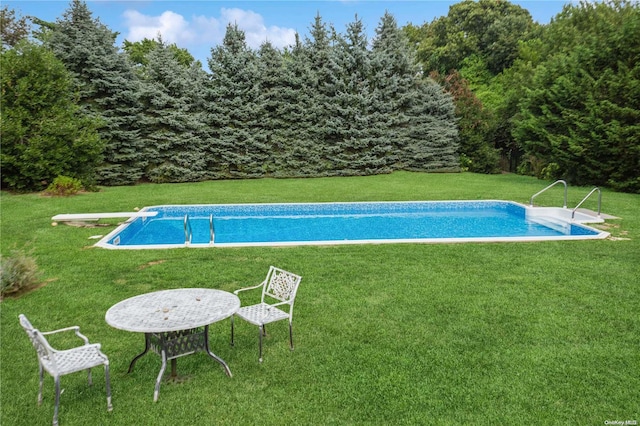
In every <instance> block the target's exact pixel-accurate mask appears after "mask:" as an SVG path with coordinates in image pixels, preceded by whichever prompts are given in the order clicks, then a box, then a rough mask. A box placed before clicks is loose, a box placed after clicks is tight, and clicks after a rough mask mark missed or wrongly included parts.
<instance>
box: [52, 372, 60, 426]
mask: <svg viewBox="0 0 640 426" xmlns="http://www.w3.org/2000/svg"><path fill="white" fill-rule="evenodd" d="M55 382H56V405H55V408H54V409H53V426H58V406H59V405H60V377H59V376H56V377H55Z"/></svg>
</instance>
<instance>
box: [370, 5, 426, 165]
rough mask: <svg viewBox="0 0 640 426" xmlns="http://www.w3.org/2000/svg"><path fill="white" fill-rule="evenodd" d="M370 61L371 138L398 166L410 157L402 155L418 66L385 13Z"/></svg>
mask: <svg viewBox="0 0 640 426" xmlns="http://www.w3.org/2000/svg"><path fill="white" fill-rule="evenodd" d="M371 64H372V66H371V68H372V71H371V77H370V80H371V88H372V98H373V102H372V105H371V110H370V114H369V115H370V120H369V121H370V126H371V127H372V129H373V132H374V133H373V135H372V137H374V138H375V145H376V146H378V147H379V149H381V150H383V151H384V152H385V154H386V158H387V160H386V163H387V164H388V165H389V167H391V168H392V169H394V170H397V169H402V168H404V167H405V165H406V164H407V162H408V161H409V160H410V159H406V158H404V155H405V154H406V150H407V146H408V145H409V143H410V139H409V134H408V132H407V127H408V125H409V117H408V116H407V112H408V110H409V108H410V106H411V105H410V101H411V99H412V92H413V91H414V89H415V82H414V81H415V78H416V75H417V74H418V71H419V69H418V67H417V65H416V62H415V56H414V54H413V52H412V51H411V50H410V46H409V44H408V40H407V39H406V37H405V36H404V33H403V32H402V31H401V30H400V29H399V28H398V25H397V23H396V19H395V18H394V17H393V15H391V14H390V13H388V12H387V13H385V14H384V16H383V17H382V19H381V20H380V23H379V25H378V27H377V28H376V35H375V38H374V40H373V48H372V59H371Z"/></svg>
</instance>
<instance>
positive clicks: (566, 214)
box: [94, 200, 610, 250]
mask: <svg viewBox="0 0 640 426" xmlns="http://www.w3.org/2000/svg"><path fill="white" fill-rule="evenodd" d="M424 202H434V203H435V202H442V203H470V202H486V203H490V202H507V203H512V204H515V205H518V206H520V207H523V208H524V209H525V217H526V218H527V219H533V220H550V221H558V222H557V223H561V224H565V225H566V224H574V225H577V226H581V227H584V228H587V229H589V230H591V231H593V232H596V234H595V235H562V236H535V237H455V238H408V239H371V240H326V241H323V240H319V241H281V242H267V243H265V242H245V243H216V242H214V243H183V244H147V245H128V246H127V245H116V244H109V243H106V241H109V240H110V239H111V238H112V237H114V236H115V235H117V234H118V233H119V232H121V230H122V229H124V228H125V227H126V226H128V225H129V223H130V222H131V221H133V220H136V218H135V217H132V218H130V219H128V220H127V221H125V222H124V223H122V224H120V225H119V226H118V227H116V228H115V229H114V230H113V231H111V232H110V233H109V234H107V235H106V236H104V237H103V238H101V239H100V241H98V242H97V243H96V244H94V247H100V248H105V249H110V250H154V249H172V248H213V247H219V248H231V247H298V246H335V245H362V244H454V243H498V242H540V241H576V240H597V239H605V238H608V237H609V236H610V234H609V233H608V232H606V231H602V230H600V229H596V228H593V227H590V226H587V225H585V224H587V223H602V222H604V219H603V218H602V217H594V216H593V215H590V214H588V213H586V212H581V211H575V212H574V211H573V210H572V209H567V208H562V207H537V206H530V205H526V204H522V203H518V202H515V201H508V200H428V201H425V200H422V201H415V200H412V201H357V202H324V203H244V204H243V203H236V204H164V205H157V206H147V207H144V208H143V209H141V210H140V212H141V213H142V212H146V211H148V209H153V208H158V207H166V206H209V205H216V206H257V205H260V206H262V205H264V206H269V205H283V204H286V205H310V204H313V205H325V204H367V203H378V204H379V203H424Z"/></svg>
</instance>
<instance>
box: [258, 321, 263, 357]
mask: <svg viewBox="0 0 640 426" xmlns="http://www.w3.org/2000/svg"><path fill="white" fill-rule="evenodd" d="M263 334H264V325H261V326H259V327H258V342H259V348H260V357H259V358H258V361H260V362H262V335H263Z"/></svg>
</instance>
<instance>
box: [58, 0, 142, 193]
mask: <svg viewBox="0 0 640 426" xmlns="http://www.w3.org/2000/svg"><path fill="white" fill-rule="evenodd" d="M116 35H117V34H116V33H114V32H112V31H111V30H109V28H108V27H106V26H105V25H103V24H102V23H100V21H99V20H97V19H93V17H92V14H91V12H90V10H89V9H88V7H87V5H86V3H85V2H83V1H81V0H73V1H72V2H71V4H70V7H69V9H68V10H67V11H66V12H65V13H64V15H63V17H62V19H60V20H58V21H57V24H56V25H55V26H54V30H53V31H52V32H51V34H50V37H49V38H48V40H47V45H48V46H49V47H50V48H51V49H52V50H53V51H54V53H55V54H56V56H57V57H58V58H59V59H60V60H62V62H63V63H64V65H65V67H66V68H67V69H68V70H69V71H70V72H71V74H72V76H73V78H74V85H75V89H76V90H77V91H78V93H79V103H80V105H81V106H82V107H83V109H84V112H85V113H86V114H87V115H88V116H90V117H95V118H98V119H99V120H100V121H101V122H102V127H100V129H99V133H100V138H101V139H102V140H103V142H104V144H105V151H104V163H103V164H102V165H101V166H100V167H99V168H98V180H99V182H101V183H103V184H106V185H122V184H131V183H135V182H136V181H138V179H140V178H141V177H142V175H143V173H144V167H145V166H146V159H145V158H144V155H143V152H144V150H143V146H142V141H141V139H140V137H139V129H138V124H137V123H138V114H139V112H140V106H139V103H138V94H137V91H138V84H139V82H138V81H137V79H136V76H135V73H134V72H133V69H132V67H131V64H130V63H129V62H128V60H127V58H126V56H125V55H124V54H121V53H119V52H118V49H117V48H116V47H115V45H114V43H115V39H116Z"/></svg>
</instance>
